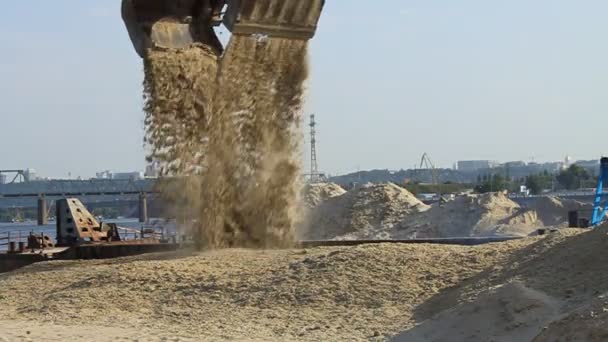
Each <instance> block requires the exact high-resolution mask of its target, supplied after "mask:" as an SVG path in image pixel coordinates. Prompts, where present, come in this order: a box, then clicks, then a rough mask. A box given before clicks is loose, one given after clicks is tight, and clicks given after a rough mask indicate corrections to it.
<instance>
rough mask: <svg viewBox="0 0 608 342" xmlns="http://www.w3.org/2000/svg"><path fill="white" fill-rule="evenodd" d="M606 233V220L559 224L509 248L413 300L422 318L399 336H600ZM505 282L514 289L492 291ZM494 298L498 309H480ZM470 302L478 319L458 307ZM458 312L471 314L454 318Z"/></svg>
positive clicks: (606, 287) (607, 274)
mask: <svg viewBox="0 0 608 342" xmlns="http://www.w3.org/2000/svg"><path fill="white" fill-rule="evenodd" d="M581 232H583V233H581ZM607 233H608V226H603V227H599V228H597V229H595V230H593V231H583V230H578V229H576V230H575V229H562V230H560V231H559V232H557V233H552V234H550V235H549V236H548V237H547V238H544V239H540V240H538V241H537V242H535V243H533V244H531V245H529V246H526V247H525V248H522V249H519V250H517V251H515V252H514V253H512V254H511V255H510V256H509V257H508V258H507V259H506V260H505V261H504V262H502V263H498V264H496V265H495V266H494V267H491V268H488V269H486V270H485V271H484V272H482V273H480V274H478V275H477V276H475V277H473V278H471V279H468V280H467V281H465V282H463V283H462V284H460V285H459V286H458V287H457V288H456V289H454V290H453V291H445V292H443V293H441V294H440V295H438V296H435V297H434V298H432V299H431V300H429V301H427V302H426V303H424V304H423V305H421V306H420V307H418V309H417V312H418V317H419V319H420V320H424V319H426V318H429V320H428V321H426V322H425V323H423V324H422V325H421V326H418V327H416V328H415V329H413V330H411V331H408V332H405V333H404V334H403V335H402V338H403V339H402V340H403V341H418V340H420V339H416V338H415V337H417V338H420V337H424V336H426V337H428V338H435V339H437V340H441V339H442V338H443V339H446V338H448V337H452V336H461V337H462V338H460V337H459V338H456V339H451V338H450V340H455V341H463V340H467V339H466V338H465V336H467V334H481V336H486V337H491V338H490V339H492V340H495V341H509V340H521V341H530V340H534V341H605V340H606V338H607V337H608V330H607V329H606V326H607V324H608V314H607V313H608V293H607V292H608V254H607V253H605V251H606V250H607V249H608V235H607ZM509 284H515V285H514V286H515V287H516V288H517V289H519V290H517V293H516V294H515V295H513V294H511V295H509V296H503V294H501V293H500V292H501V291H500V290H498V291H497V290H495V289H498V288H500V287H502V286H505V285H507V286H511V285H509ZM488 289H490V290H489V291H488ZM526 297H527V299H525V298H526ZM522 299H525V300H522ZM497 300H499V301H498V302H497ZM500 302H502V304H501V306H502V309H501V308H499V309H498V310H490V311H488V310H487V306H488V305H489V304H491V303H499V304H500ZM505 305H506V306H505ZM446 307H450V309H448V310H447V311H446V310H444V308H446ZM471 307H478V308H480V312H482V313H483V312H484V310H485V313H487V315H486V318H484V319H481V320H479V321H473V320H472V319H474V318H475V317H474V316H470V315H468V314H467V313H466V312H468V311H469V309H470V308H471ZM494 311H499V312H500V313H501V315H499V316H495V315H496V312H494ZM510 313H514V314H513V315H511V314H510ZM531 313H533V314H534V315H533V316H534V317H530V316H529V314H531ZM463 314H464V315H465V316H462V315H463ZM463 317H464V318H467V317H468V318H471V319H470V320H467V322H466V324H459V323H458V322H461V323H462V322H463ZM520 318H521V319H520ZM505 320H506V322H505ZM505 323H508V324H505ZM442 328H445V329H444V330H442ZM529 329H532V330H529ZM408 338H409V339H408ZM399 340H400V339H397V340H396V341H399Z"/></svg>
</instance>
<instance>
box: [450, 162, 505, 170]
mask: <svg viewBox="0 0 608 342" xmlns="http://www.w3.org/2000/svg"><path fill="white" fill-rule="evenodd" d="M496 166H498V163H497V162H495V161H492V160H459V161H458V171H461V172H476V171H478V170H481V169H492V168H495V167H496Z"/></svg>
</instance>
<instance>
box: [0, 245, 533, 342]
mask: <svg viewBox="0 0 608 342" xmlns="http://www.w3.org/2000/svg"><path fill="white" fill-rule="evenodd" d="M532 241H535V240H534V239H531V240H530V241H529V242H528V241H516V242H512V243H508V244H500V245H487V246H480V247H476V248H470V247H459V246H426V245H393V244H388V245H367V246H358V247H350V248H339V247H334V248H314V249H307V250H270V251H259V250H240V249H223V250H214V251H208V252H205V253H201V254H194V255H182V256H180V255H179V254H161V255H147V256H139V257H129V258H122V259H120V260H90V261H60V262H53V263H45V264H38V265H32V266H30V267H28V268H25V269H22V270H21V271H18V272H14V273H10V274H2V275H0V306H1V307H2V310H0V336H11V335H10V334H12V333H15V331H13V330H11V329H9V328H8V327H10V326H12V324H13V323H12V322H24V321H30V320H35V321H36V324H29V325H25V326H27V328H28V329H30V330H34V329H37V327H39V326H41V325H42V324H43V323H44V322H47V323H48V324H55V325H57V324H59V325H72V327H70V328H67V327H64V328H63V329H58V328H57V327H55V326H53V327H52V328H53V329H52V330H50V331H47V333H48V334H55V333H58V332H60V331H66V332H71V334H72V335H70V337H71V338H70V339H69V340H71V341H77V340H86V338H78V335H81V336H82V332H81V329H82V330H87V329H88V330H89V331H90V330H92V329H99V327H97V328H91V327H90V325H91V324H96V325H98V326H101V327H106V328H107V327H113V328H115V329H121V330H120V333H121V335H120V336H122V338H123V339H124V340H127V338H128V337H129V339H128V340H135V339H139V340H140V341H141V340H154V341H155V340H163V338H168V340H171V341H173V340H176V338H180V339H179V340H180V341H218V340H246V341H251V340H260V341H285V340H288V341H291V340H305V341H363V340H370V339H371V340H384V339H385V338H387V337H388V336H390V335H391V334H393V333H396V332H398V331H401V330H403V329H404V328H407V327H411V326H412V324H413V323H414V322H415V318H414V314H415V311H414V310H415V308H416V307H417V306H418V305H420V304H422V303H424V302H425V300H427V299H429V298H431V297H432V296H434V295H437V294H439V293H440V292H442V291H446V290H447V289H449V288H451V287H454V286H457V285H458V284H459V283H460V282H462V281H463V280H464V279H467V278H471V277H474V276H476V275H477V274H479V273H480V272H482V271H483V270H484V269H487V268H489V267H493V266H494V265H495V264H499V263H501V262H502V260H504V258H505V257H506V256H507V255H509V254H510V253H511V252H512V251H513V250H515V249H517V248H521V246H523V245H528V244H529V243H531V242H532ZM40 284H45V286H40ZM117 317H120V319H116V318H117ZM7 321H8V323H5V322H7ZM81 325H82V326H81ZM44 326H45V325H42V327H44ZM5 328H6V331H3V329H5ZM97 331H100V332H102V331H104V330H97ZM6 333H8V334H9V335H6ZM22 333H23V335H25V331H22ZM109 336H114V335H109ZM64 337H67V336H64ZM102 337H103V336H102V335H100V336H99V338H102ZM58 340H59V339H58ZM108 340H111V339H108Z"/></svg>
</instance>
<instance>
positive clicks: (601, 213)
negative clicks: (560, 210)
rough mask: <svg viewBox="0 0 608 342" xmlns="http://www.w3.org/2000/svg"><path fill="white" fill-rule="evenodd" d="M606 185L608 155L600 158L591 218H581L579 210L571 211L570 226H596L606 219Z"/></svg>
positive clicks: (607, 204)
mask: <svg viewBox="0 0 608 342" xmlns="http://www.w3.org/2000/svg"><path fill="white" fill-rule="evenodd" d="M605 185H608V157H602V158H601V159H600V173H599V176H598V180H597V187H596V189H595V198H594V200H593V211H592V213H591V218H590V219H589V218H579V214H580V213H579V211H578V210H573V211H569V212H568V224H569V226H570V227H573V228H588V227H596V226H598V225H600V224H602V223H604V222H605V221H606V213H607V212H608V192H605V191H604V186H605Z"/></svg>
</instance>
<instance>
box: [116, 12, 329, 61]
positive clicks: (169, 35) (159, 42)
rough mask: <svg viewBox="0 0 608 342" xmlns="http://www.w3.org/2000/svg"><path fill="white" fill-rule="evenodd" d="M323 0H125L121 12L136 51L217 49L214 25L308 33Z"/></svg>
mask: <svg viewBox="0 0 608 342" xmlns="http://www.w3.org/2000/svg"><path fill="white" fill-rule="evenodd" d="M324 3H325V0H123V1H122V17H123V20H124V21H125V24H126V26H127V30H128V31H129V36H130V38H131V41H132V42H133V45H134V47H135V50H136V51H137V53H138V54H139V55H140V56H141V57H144V56H145V54H146V50H147V49H148V48H151V47H163V48H176V49H180V48H185V47H188V46H190V45H191V44H193V43H202V44H204V45H207V46H209V47H211V48H213V49H214V50H215V51H216V52H217V53H218V54H221V52H222V50H223V48H222V45H221V43H220V42H219V40H218V38H217V36H216V34H215V31H214V30H213V27H214V26H218V25H220V24H221V23H223V24H224V25H225V26H226V27H227V28H228V29H229V30H230V31H231V32H232V33H233V34H240V35H250V34H259V35H262V36H268V37H281V38H288V39H304V40H308V39H310V38H312V37H313V36H314V34H315V31H316V29H317V23H318V21H319V18H320V16H321V11H322V10H323V5H324Z"/></svg>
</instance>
